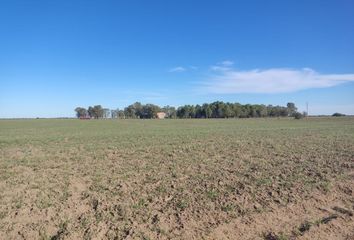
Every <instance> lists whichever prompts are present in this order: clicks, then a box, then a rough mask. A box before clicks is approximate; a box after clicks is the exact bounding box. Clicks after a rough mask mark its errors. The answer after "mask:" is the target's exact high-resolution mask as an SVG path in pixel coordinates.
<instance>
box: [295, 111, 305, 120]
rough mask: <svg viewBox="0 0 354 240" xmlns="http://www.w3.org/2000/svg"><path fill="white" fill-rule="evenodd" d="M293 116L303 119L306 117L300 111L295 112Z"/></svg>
mask: <svg viewBox="0 0 354 240" xmlns="http://www.w3.org/2000/svg"><path fill="white" fill-rule="evenodd" d="M293 116H294V118H295V119H302V118H304V114H302V113H299V112H296V113H294V115H293Z"/></svg>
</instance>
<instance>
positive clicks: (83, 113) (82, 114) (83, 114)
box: [75, 107, 88, 118]
mask: <svg viewBox="0 0 354 240" xmlns="http://www.w3.org/2000/svg"><path fill="white" fill-rule="evenodd" d="M75 112H76V116H77V117H78V118H83V117H84V118H85V117H87V115H88V112H87V110H86V108H83V107H77V108H75Z"/></svg>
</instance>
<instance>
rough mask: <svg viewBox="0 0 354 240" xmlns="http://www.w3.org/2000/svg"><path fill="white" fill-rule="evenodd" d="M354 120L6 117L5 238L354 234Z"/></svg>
mask: <svg viewBox="0 0 354 240" xmlns="http://www.w3.org/2000/svg"><path fill="white" fill-rule="evenodd" d="M353 186H354V118H349V117H347V118H311V119H304V120H293V119H220V120H193V119H191V120H91V121H85V120H84V121H82V120H81V121H80V120H0V203H1V204H0V239H268V240H270V239H353V238H354V222H353V219H354V218H353V210H354V193H353V190H354V189H353Z"/></svg>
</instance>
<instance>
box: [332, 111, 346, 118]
mask: <svg viewBox="0 0 354 240" xmlns="http://www.w3.org/2000/svg"><path fill="white" fill-rule="evenodd" d="M344 116H345V114H343V113H337V112H336V113H333V115H332V117H344Z"/></svg>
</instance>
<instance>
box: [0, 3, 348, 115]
mask: <svg viewBox="0 0 354 240" xmlns="http://www.w3.org/2000/svg"><path fill="white" fill-rule="evenodd" d="M353 43H354V1H348V0H347V1H345V0H322V1H317V0H310V1H299V0H297V1H295V0H290V1H280V0H279V1H262V0H258V1H255V0H250V1H233V0H230V1H223V0H218V1H216V0H215V1H206V0H204V1H202V0H200V1H199V0H198V1H197V0H194V1H193V0H189V1H187V0H179V1H162V0H161V1H154V0H151V1H134V0H131V1H98V0H97V1H91V0H85V1H78V0H77V1H72V0H70V1H69V0H68V1H64V0H61V1H39V0H32V1H28V0H23V1H19V0H3V1H1V2H0V118H3V117H37V116H38V117H59V116H74V111H73V109H74V108H75V107H77V106H83V107H87V106H89V105H95V104H101V105H103V106H104V107H109V108H122V107H125V106H127V105H128V104H131V103H133V102H135V101H140V102H142V103H155V104H159V105H161V106H163V105H173V106H179V105H183V104H200V103H203V102H212V101H216V100H223V101H230V102H240V103H263V104H280V105H285V104H286V103H287V102H288V101H293V102H295V103H296V105H297V106H298V107H299V109H300V110H305V104H306V102H309V106H310V114H331V113H333V112H335V111H338V112H343V113H347V114H354V44H353Z"/></svg>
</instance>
